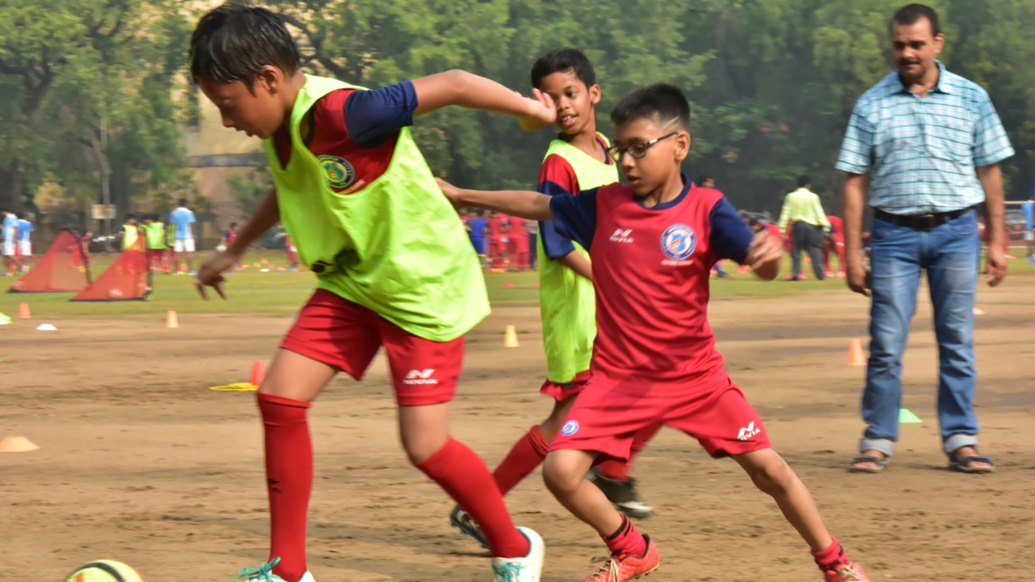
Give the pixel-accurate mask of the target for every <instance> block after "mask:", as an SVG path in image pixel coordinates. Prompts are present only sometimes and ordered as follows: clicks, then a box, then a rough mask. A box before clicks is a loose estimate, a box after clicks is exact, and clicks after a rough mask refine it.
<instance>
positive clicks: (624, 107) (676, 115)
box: [611, 83, 690, 130]
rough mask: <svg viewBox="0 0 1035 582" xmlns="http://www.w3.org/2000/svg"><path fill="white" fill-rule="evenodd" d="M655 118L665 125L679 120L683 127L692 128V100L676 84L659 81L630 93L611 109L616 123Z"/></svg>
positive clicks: (612, 118)
mask: <svg viewBox="0 0 1035 582" xmlns="http://www.w3.org/2000/svg"><path fill="white" fill-rule="evenodd" d="M647 117H650V118H653V119H654V120H656V121H658V122H659V123H660V124H662V125H664V124H667V123H669V122H671V121H677V122H678V123H679V126H680V128H681V129H685V130H689V129H690V102H689V101H687V100H686V96H685V95H683V91H681V90H680V89H679V87H676V86H674V85H669V84H667V83H657V84H655V85H651V86H650V87H644V88H642V89H637V90H635V91H633V92H632V93H629V94H628V95H626V96H625V97H622V100H621V101H619V102H618V105H615V108H614V109H612V110H611V121H612V122H613V123H614V124H615V125H619V124H622V123H629V122H631V121H636V120H638V119H644V118H647Z"/></svg>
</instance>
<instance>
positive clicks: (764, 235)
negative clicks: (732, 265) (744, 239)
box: [744, 230, 783, 280]
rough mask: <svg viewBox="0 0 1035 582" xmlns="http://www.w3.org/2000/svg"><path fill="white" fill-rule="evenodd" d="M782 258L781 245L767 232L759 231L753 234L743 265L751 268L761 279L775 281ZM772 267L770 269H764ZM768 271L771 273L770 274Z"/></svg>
mask: <svg viewBox="0 0 1035 582" xmlns="http://www.w3.org/2000/svg"><path fill="white" fill-rule="evenodd" d="M782 256H783V245H781V244H780V241H778V240H776V238H775V237H771V236H769V231H766V230H760V231H758V232H757V233H755V238H753V239H751V244H750V245H749V246H748V252H747V257H746V258H745V259H744V264H745V265H748V266H749V267H751V270H753V271H754V272H755V274H756V275H758V276H759V277H760V278H762V279H770V280H771V279H775V278H776V275H778V274H779V272H780V257H782ZM768 265H772V266H771V267H770V268H766V267H767V266H768ZM769 271H772V272H771V273H770V272H769Z"/></svg>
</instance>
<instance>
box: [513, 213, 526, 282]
mask: <svg viewBox="0 0 1035 582" xmlns="http://www.w3.org/2000/svg"><path fill="white" fill-rule="evenodd" d="M509 234H510V261H511V262H510V264H511V266H512V267H513V268H515V269H517V270H518V271H527V270H528V251H529V246H528V229H527V228H526V227H525V219H524V218H521V217H519V216H511V217H510V233H509Z"/></svg>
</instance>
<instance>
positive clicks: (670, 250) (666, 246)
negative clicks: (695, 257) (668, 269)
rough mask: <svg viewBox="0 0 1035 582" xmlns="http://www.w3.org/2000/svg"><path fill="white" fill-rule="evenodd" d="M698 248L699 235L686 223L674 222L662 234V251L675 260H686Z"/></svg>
mask: <svg viewBox="0 0 1035 582" xmlns="http://www.w3.org/2000/svg"><path fill="white" fill-rule="evenodd" d="M696 249H697V235H696V234H695V233H694V229H692V228H690V227H689V226H687V225H685V224H673V225H672V226H670V227H668V228H666V229H665V232H664V233H662V235H661V252H663V253H665V256H666V257H668V258H669V259H671V260H673V261H685V260H686V259H688V258H690V255H692V254H694V251H695V250H696Z"/></svg>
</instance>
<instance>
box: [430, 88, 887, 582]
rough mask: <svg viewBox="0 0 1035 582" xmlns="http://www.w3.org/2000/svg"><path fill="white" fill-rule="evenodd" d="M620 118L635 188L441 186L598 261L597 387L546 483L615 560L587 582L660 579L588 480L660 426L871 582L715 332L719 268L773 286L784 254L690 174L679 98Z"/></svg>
mask: <svg viewBox="0 0 1035 582" xmlns="http://www.w3.org/2000/svg"><path fill="white" fill-rule="evenodd" d="M611 118H612V120H613V121H614V122H615V145H614V146H613V147H612V149H611V152H612V155H613V156H614V157H615V159H616V160H617V161H618V162H619V163H620V164H621V169H622V173H623V174H624V176H625V181H626V183H627V184H628V186H625V185H621V184H613V185H610V186H604V187H601V188H594V189H591V190H587V191H583V192H581V193H579V195H578V196H554V197H549V196H543V195H542V194H538V193H533V192H480V191H473V190H459V189H457V188H455V187H453V186H451V185H449V184H446V183H441V186H442V188H443V192H444V193H445V194H446V196H447V197H448V198H450V200H451V201H452V202H453V203H454V205H474V206H480V207H484V208H493V209H497V210H499V211H502V212H507V213H509V214H520V215H523V216H526V217H528V218H535V219H540V220H543V219H548V218H552V219H553V220H554V221H555V223H556V225H557V228H558V230H559V231H560V232H561V233H562V234H568V235H569V236H571V237H572V238H573V239H575V240H576V241H578V242H579V243H580V244H581V245H582V246H584V247H586V248H588V249H589V252H590V256H591V257H592V259H593V276H594V283H595V285H596V291H597V326H598V335H597V344H596V350H595V352H594V356H593V369H592V372H593V374H592V376H591V378H590V380H589V382H588V384H587V386H586V388H585V389H584V390H583V391H582V393H581V394H580V395H579V397H578V399H577V400H576V401H575V404H574V405H573V406H572V409H571V411H570V412H569V413H568V416H567V419H566V421H565V423H564V425H563V426H562V427H561V430H560V432H559V433H558V436H557V438H555V439H554V440H553V442H552V443H551V444H550V452H549V454H548V456H547V458H546V461H545V465H544V470H543V476H544V479H545V480H546V483H547V486H548V487H549V488H550V490H551V492H553V494H554V496H555V497H556V498H557V500H558V501H560V502H561V504H562V505H564V506H565V507H566V508H567V509H568V510H569V511H571V513H572V514H574V515H575V516H576V517H578V518H579V519H581V520H582V521H584V522H586V523H587V524H589V525H591V526H592V527H593V528H594V529H595V530H596V531H597V533H599V534H600V536H601V538H602V539H603V540H604V542H605V543H606V544H607V546H608V549H609V550H611V553H612V557H611V559H610V560H608V561H607V563H605V564H604V565H603V566H602V567H601V569H600V570H598V571H597V572H595V573H594V574H592V575H591V576H590V577H588V578H587V579H586V582H626V581H628V580H632V579H634V578H638V577H639V576H642V575H644V574H647V573H649V572H651V571H653V570H654V569H656V568H657V567H658V564H659V557H658V551H657V548H656V547H655V545H654V543H653V541H652V540H650V538H649V537H647V536H644V535H642V534H640V532H639V531H637V529H636V527H635V526H634V525H632V523H630V522H629V521H628V520H627V519H626V518H625V516H623V515H622V514H620V513H618V512H616V511H615V510H614V509H613V508H612V507H611V505H610V504H609V503H608V502H607V499H606V498H605V497H604V496H603V494H601V493H600V491H599V490H598V489H596V488H595V487H593V486H592V485H591V484H589V483H586V482H585V481H584V479H583V475H585V473H586V471H587V470H588V469H589V468H590V466H591V465H592V464H593V463H594V462H595V461H596V460H597V458H599V457H600V456H606V457H616V458H627V457H628V455H629V448H630V444H631V442H632V439H633V435H634V434H635V433H636V431H637V430H640V429H642V428H643V427H645V426H649V425H651V424H652V423H656V422H658V421H663V422H665V423H666V424H668V425H669V426H672V427H674V428H678V429H680V430H683V431H684V432H686V433H687V434H689V435H691V436H694V437H696V438H697V439H698V441H699V442H700V443H701V445H702V446H703V447H704V448H705V450H707V451H708V453H709V454H711V455H712V456H713V457H724V456H732V457H733V458H734V460H736V461H737V463H738V464H740V466H741V467H742V468H743V469H744V470H745V471H746V472H747V473H748V475H749V476H750V477H751V479H752V481H753V482H754V483H755V485H756V486H757V487H758V488H759V489H761V490H762V491H764V492H765V493H768V494H769V495H771V496H773V498H774V499H775V500H776V503H777V505H778V506H779V507H780V509H781V511H782V512H783V514H784V516H785V517H786V518H787V520H788V522H790V523H791V525H793V526H794V527H795V529H797V531H798V533H799V534H800V535H801V536H802V538H803V539H804V540H805V541H806V542H807V543H808V545H809V547H810V548H811V549H812V553H813V556H814V557H815V559H816V562H817V564H818V565H819V567H820V569H821V570H822V572H823V575H824V577H825V580H826V582H846V581H851V582H859V581H863V582H865V581H866V580H867V578H866V575H865V573H863V571H862V568H861V567H859V566H858V565H857V564H854V563H852V562H851V561H850V560H849V559H848V557H847V556H846V555H845V553H844V551H843V549H842V548H841V546H840V544H839V543H838V542H837V540H836V539H834V538H832V537H831V536H830V534H829V533H828V532H827V530H826V527H825V526H824V525H823V521H822V519H821V518H820V515H819V512H818V510H817V509H816V505H815V502H814V501H813V499H812V496H811V494H810V493H809V491H808V489H806V488H805V486H804V485H803V484H802V482H801V481H800V480H799V479H798V477H797V476H796V475H795V474H794V472H793V471H792V470H791V468H790V467H789V466H788V465H787V463H786V462H784V460H783V459H782V458H780V456H779V455H778V454H776V452H775V451H773V449H772V448H771V446H770V442H769V438H768V435H767V434H766V431H765V428H764V427H763V425H762V421H761V419H760V418H759V416H758V414H757V413H756V412H755V411H754V409H753V408H752V407H751V405H750V404H748V402H747V399H746V398H745V397H744V395H743V393H741V391H740V389H739V388H737V386H736V385H735V384H733V382H732V380H731V379H730V377H729V375H728V374H727V373H726V371H725V369H724V367H723V359H722V356H721V355H720V354H719V353H718V352H717V351H716V350H715V337H714V335H713V333H712V330H711V327H710V326H709V325H708V322H707V304H708V297H709V288H708V275H709V271H710V270H711V268H712V266H713V265H714V264H715V262H716V261H717V260H718V259H720V258H729V259H732V260H735V261H737V262H738V263H741V264H748V265H750V266H751V267H752V269H753V270H754V272H755V274H756V275H757V276H759V277H760V278H762V279H765V280H772V279H773V278H775V277H776V275H777V274H778V272H779V262H780V258H781V250H780V247H779V243H778V242H777V241H775V240H773V239H771V238H770V237H769V236H768V234H765V233H762V232H758V233H753V232H752V231H751V230H750V229H749V228H748V226H747V225H746V224H744V222H743V220H742V219H741V218H740V216H738V214H737V212H736V210H735V209H734V208H733V205H732V204H730V203H729V201H728V200H726V199H725V198H724V197H723V196H722V195H721V194H719V193H718V192H717V191H715V190H707V189H704V190H702V191H701V192H696V191H695V189H694V187H693V184H692V183H691V182H690V181H688V180H687V179H686V177H685V176H683V175H682V174H681V173H680V165H681V164H682V162H683V160H684V159H686V156H687V154H688V153H689V151H690V133H689V131H688V127H689V123H690V105H689V103H688V102H687V100H686V97H685V96H684V95H683V93H682V92H681V91H680V90H679V89H677V88H675V87H672V86H671V85H654V86H651V87H647V88H644V89H640V90H638V91H635V92H633V93H632V94H630V95H628V96H627V97H625V98H624V99H622V100H621V101H620V102H619V103H618V105H617V106H615V109H614V111H613V112H612V114H611ZM616 231H621V232H623V233H625V232H628V233H629V234H628V239H630V242H623V241H621V240H615V239H614V238H613V237H612V235H611V233H614V232H616ZM752 568H757V565H752Z"/></svg>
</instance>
